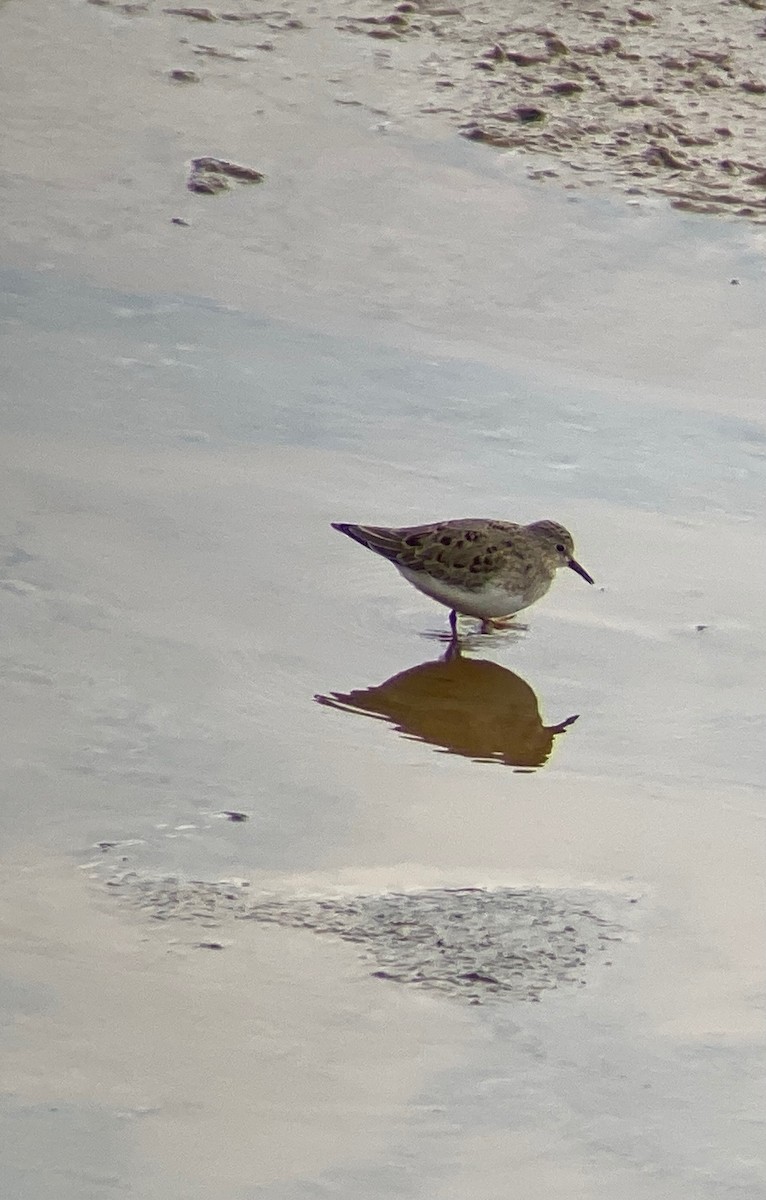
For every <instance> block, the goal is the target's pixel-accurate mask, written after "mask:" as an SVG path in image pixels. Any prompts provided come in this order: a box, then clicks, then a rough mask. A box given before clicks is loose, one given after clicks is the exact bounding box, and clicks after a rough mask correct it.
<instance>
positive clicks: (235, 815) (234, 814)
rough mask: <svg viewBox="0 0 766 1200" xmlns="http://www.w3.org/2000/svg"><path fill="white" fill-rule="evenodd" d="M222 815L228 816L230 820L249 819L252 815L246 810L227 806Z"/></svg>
mask: <svg viewBox="0 0 766 1200" xmlns="http://www.w3.org/2000/svg"><path fill="white" fill-rule="evenodd" d="M222 816H224V817H228V818H229V820H230V821H249V820H250V816H249V814H248V813H245V812H238V811H237V810H236V809H234V808H225V809H224V810H223V813H222Z"/></svg>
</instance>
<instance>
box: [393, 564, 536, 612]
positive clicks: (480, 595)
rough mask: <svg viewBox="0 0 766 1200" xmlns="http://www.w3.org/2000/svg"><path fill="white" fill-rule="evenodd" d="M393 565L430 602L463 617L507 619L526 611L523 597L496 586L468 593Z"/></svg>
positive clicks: (492, 585) (421, 572)
mask: <svg viewBox="0 0 766 1200" xmlns="http://www.w3.org/2000/svg"><path fill="white" fill-rule="evenodd" d="M394 565H395V566H396V569H397V571H398V572H399V574H400V575H402V576H403V577H404V578H405V579H406V580H407V582H408V583H411V584H412V586H413V587H416V588H417V589H418V591H419V592H424V593H425V595H426V596H430V597H431V599H432V600H438V602H439V604H444V605H446V607H447V608H454V609H456V610H457V611H458V612H459V613H463V614H464V615H465V616H467V617H478V618H479V619H480V620H487V619H488V618H490V617H493V618H495V617H510V616H512V615H513V613H517V612H519V610H520V609H522V608H526V606H527V604H528V603H529V601H528V600H526V599H525V598H524V596H523V595H520V594H516V595H514V594H513V593H512V592H509V591H508V590H507V589H506V588H503V587H498V586H497V584H487V585H485V586H484V587H482V588H480V589H479V590H477V591H472V590H470V589H468V588H461V587H459V586H457V585H455V584H449V583H444V582H443V580H441V579H434V578H433V577H432V576H431V575H427V574H426V573H425V572H424V571H411V570H409V568H408V567H401V566H399V564H398V563H395V564H394Z"/></svg>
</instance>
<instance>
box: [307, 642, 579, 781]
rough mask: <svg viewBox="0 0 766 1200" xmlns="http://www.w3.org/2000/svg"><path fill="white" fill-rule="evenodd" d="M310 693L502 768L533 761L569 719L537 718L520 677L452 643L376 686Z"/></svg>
mask: <svg viewBox="0 0 766 1200" xmlns="http://www.w3.org/2000/svg"><path fill="white" fill-rule="evenodd" d="M315 699H316V701H317V702H318V703H319V704H325V705H328V706H329V707H330V708H338V709H342V710H343V711H345V712H356V713H362V714H364V713H366V714H367V715H368V716H371V717H376V718H377V719H378V720H384V721H390V722H391V724H392V725H394V726H395V728H396V729H397V730H398V731H399V732H400V733H403V734H404V735H405V736H406V737H410V738H414V739H416V740H417V741H420V742H428V743H429V744H430V745H432V746H436V747H438V748H439V749H440V750H441V751H442V752H446V753H448V754H461V755H463V756H464V757H466V758H472V759H476V760H478V761H481V762H502V763H505V764H506V765H507V766H510V767H541V766H542V765H543V763H544V762H546V761H547V759H548V756H549V755H550V752H551V749H552V746H553V739H554V737H555V736H556V734H557V733H561V732H562V731H563V730H564V729H566V728H567V726H568V725H571V724H572V723H573V722H574V721H576V720H577V717H576V716H573V717H568V718H567V719H566V720H565V721H561V722H560V724H558V725H543V723H542V720H541V718H540V709H539V707H538V703H537V696H536V695H535V693H534V692H533V691H532V688H531V687H530V686H529V684H528V683H526V682H525V681H524V680H523V679H521V678H520V677H519V676H518V675H514V673H513V671H509V670H507V668H506V667H501V666H500V665H499V664H498V663H494V662H486V661H484V660H479V659H472V658H463V657H462V655H461V654H460V652H459V651H458V650H457V649H456V648H455V647H454V646H452V647H450V649H449V650H448V651H447V653H446V655H445V656H444V658H443V659H436V661H434V662H424V663H421V664H420V665H419V666H417V667H410V669H409V670H408V671H402V672H400V674H399V675H394V676H393V677H392V678H391V679H387V680H386V682H385V683H381V684H380V685H379V686H378V687H370V688H360V689H358V690H356V691H353V692H348V693H343V692H332V693H331V694H330V695H329V696H315Z"/></svg>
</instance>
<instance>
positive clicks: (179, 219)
mask: <svg viewBox="0 0 766 1200" xmlns="http://www.w3.org/2000/svg"><path fill="white" fill-rule="evenodd" d="M170 224H171V225H183V227H184V228H185V229H188V228H189V222H188V221H184V219H183V217H171V218H170Z"/></svg>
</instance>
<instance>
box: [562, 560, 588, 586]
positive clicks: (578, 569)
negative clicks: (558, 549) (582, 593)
mask: <svg viewBox="0 0 766 1200" xmlns="http://www.w3.org/2000/svg"><path fill="white" fill-rule="evenodd" d="M567 566H568V567H571V568H572V570H573V571H576V572H577V574H578V575H582V577H583V579H584V580H585V582H586V583H593V580H592V579H591V577H590V575H589V574H588V572H587V571H586V570H585V567H581V566H580V564H579V563H578V562H576V561H575V560H574V559H573V558H570V560H569V562H568V563H567Z"/></svg>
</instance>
